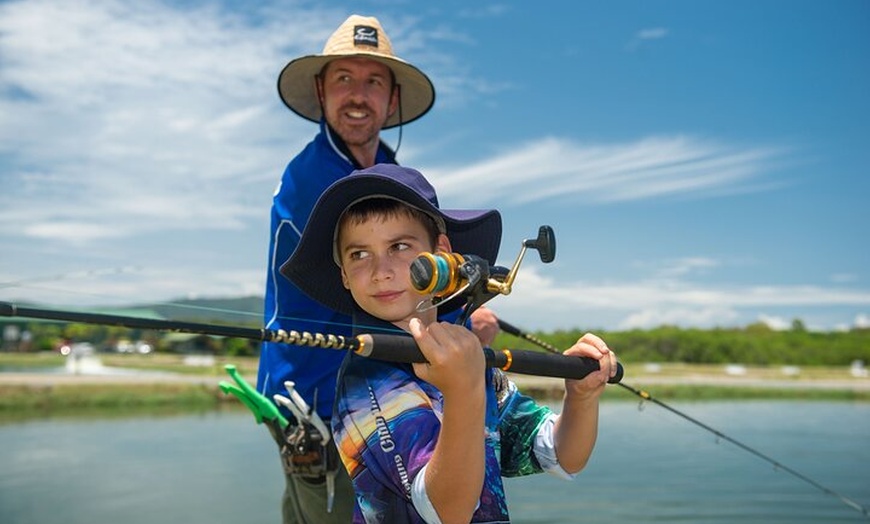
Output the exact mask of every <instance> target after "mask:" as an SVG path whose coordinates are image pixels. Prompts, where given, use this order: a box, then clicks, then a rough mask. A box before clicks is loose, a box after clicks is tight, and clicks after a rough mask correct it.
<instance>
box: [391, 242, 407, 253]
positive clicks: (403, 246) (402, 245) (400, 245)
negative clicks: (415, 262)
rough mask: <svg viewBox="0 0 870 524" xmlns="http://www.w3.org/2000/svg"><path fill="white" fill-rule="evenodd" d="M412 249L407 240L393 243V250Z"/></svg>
mask: <svg viewBox="0 0 870 524" xmlns="http://www.w3.org/2000/svg"><path fill="white" fill-rule="evenodd" d="M408 249H411V245H410V244H408V243H407V242H396V243H395V244H393V251H406V250H408Z"/></svg>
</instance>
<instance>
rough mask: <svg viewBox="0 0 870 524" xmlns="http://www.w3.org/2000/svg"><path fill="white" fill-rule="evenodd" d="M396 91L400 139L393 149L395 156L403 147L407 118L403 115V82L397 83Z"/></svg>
mask: <svg viewBox="0 0 870 524" xmlns="http://www.w3.org/2000/svg"><path fill="white" fill-rule="evenodd" d="M396 92H397V94H398V96H399V141H398V142H396V148H395V149H393V156H397V155H398V154H399V148H400V147H402V129H403V128H404V127H405V125H404V121H405V119H404V117H403V115H402V84H396Z"/></svg>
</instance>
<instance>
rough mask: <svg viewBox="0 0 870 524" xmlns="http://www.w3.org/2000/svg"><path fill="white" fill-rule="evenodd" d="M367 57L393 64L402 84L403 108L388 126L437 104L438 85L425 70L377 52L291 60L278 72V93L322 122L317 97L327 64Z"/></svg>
mask: <svg viewBox="0 0 870 524" xmlns="http://www.w3.org/2000/svg"><path fill="white" fill-rule="evenodd" d="M354 56H359V57H365V58H369V59H371V60H375V61H378V62H381V63H382V64H384V65H386V66H387V67H389V68H390V69H391V70H392V71H393V74H394V75H395V77H396V83H397V84H398V85H399V86H400V89H401V91H400V95H401V96H400V103H401V111H399V110H396V112H395V113H393V115H392V116H390V118H388V119H387V122H386V124H385V125H384V127H383V128H384V129H389V128H391V127H395V126H398V125H400V124H408V123H411V122H413V121H414V120H417V119H418V118H420V117H421V116H423V115H425V114H426V113H427V112H429V110H430V109H431V108H432V105H433V104H434V103H435V87H434V86H433V85H432V81H431V80H429V77H428V76H426V74H425V73H423V72H422V71H420V70H419V69H417V68H416V67H414V66H412V65H411V64H409V63H407V62H405V61H403V60H400V59H398V58H389V57H384V56H383V55H378V54H374V53H363V52H358V53H353V54H341V55H308V56H303V57H300V58H297V59H295V60H292V61H291V62H289V63H288V64H287V65H286V66H284V69H283V70H282V71H281V74H280V75H278V93H279V94H280V95H281V100H282V101H283V102H284V104H285V105H286V106H287V107H289V108H290V110H292V111H293V112H294V113H296V114H297V115H299V116H301V117H302V118H305V119H307V120H311V121H312V122H320V119H321V118H322V116H323V113H322V112H321V110H320V103H319V101H318V99H317V91H316V89H315V77H316V76H317V75H318V74H319V73H320V71H321V70H322V69H323V66H325V65H326V64H327V63H329V62H330V61H332V60H335V59H337V58H347V57H354Z"/></svg>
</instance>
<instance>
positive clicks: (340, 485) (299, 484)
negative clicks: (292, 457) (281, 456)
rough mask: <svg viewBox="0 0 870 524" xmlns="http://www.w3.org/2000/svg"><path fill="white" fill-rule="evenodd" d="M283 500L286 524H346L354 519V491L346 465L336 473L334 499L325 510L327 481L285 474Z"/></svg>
mask: <svg viewBox="0 0 870 524" xmlns="http://www.w3.org/2000/svg"><path fill="white" fill-rule="evenodd" d="M285 477H286V479H287V486H286V488H285V489H284V497H283V499H282V514H283V517H284V524H347V523H348V522H350V521H351V520H352V519H353V507H354V493H353V485H352V484H351V482H350V477H349V476H348V475H347V471H345V469H344V467H343V466H340V467H339V468H338V472H337V473H336V475H335V501H334V502H333V504H332V512H331V513H327V512H326V482H325V481H322V482H318V481H315V482H311V481H309V480H308V479H305V478H302V477H294V476H293V475H285Z"/></svg>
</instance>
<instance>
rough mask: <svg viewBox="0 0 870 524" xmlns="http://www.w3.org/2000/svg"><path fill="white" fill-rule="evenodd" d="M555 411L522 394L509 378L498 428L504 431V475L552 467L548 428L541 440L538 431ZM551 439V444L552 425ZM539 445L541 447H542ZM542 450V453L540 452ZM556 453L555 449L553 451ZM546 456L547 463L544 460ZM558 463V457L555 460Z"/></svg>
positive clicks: (524, 473) (521, 474)
mask: <svg viewBox="0 0 870 524" xmlns="http://www.w3.org/2000/svg"><path fill="white" fill-rule="evenodd" d="M551 416H553V412H552V411H551V410H550V408H548V407H546V406H539V405H538V404H537V403H536V402H535V401H534V400H532V399H531V398H530V397H528V396H526V395H524V394H522V393H520V392H519V390H518V389H517V387H516V384H514V383H513V382H512V381H508V382H507V386H506V390H505V391H504V393H503V394H502V395H501V396H500V400H499V422H498V428H499V433H500V434H501V439H500V445H501V451H500V455H499V456H500V460H501V473H502V476H505V477H519V476H524V475H533V474H535V473H541V472H543V471H545V470H547V468H551V464H550V462H549V460H548V457H549V456H550V455H548V452H547V449H546V446H547V443H548V438H547V433H546V431H547V430H546V429H545V430H544V431H545V432H544V433H543V434H542V439H541V443H540V444H538V433H539V430H540V429H541V428H542V426H544V425H545V422H546V421H547V419H548V418H550V417H551ZM549 442H550V445H551V447H552V428H550V436H549ZM538 448H541V449H540V450H539V449H538ZM539 451H540V453H539ZM551 455H552V457H555V451H553V452H552V454H551ZM542 459H543V460H544V463H542V462H541V460H542ZM556 464H557V465H558V461H556Z"/></svg>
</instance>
